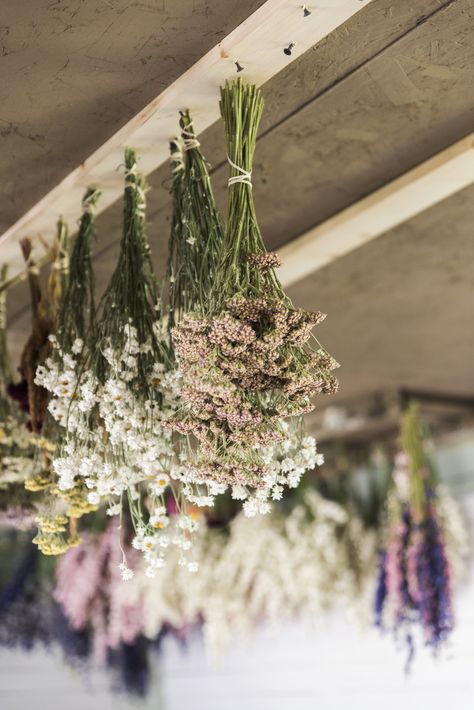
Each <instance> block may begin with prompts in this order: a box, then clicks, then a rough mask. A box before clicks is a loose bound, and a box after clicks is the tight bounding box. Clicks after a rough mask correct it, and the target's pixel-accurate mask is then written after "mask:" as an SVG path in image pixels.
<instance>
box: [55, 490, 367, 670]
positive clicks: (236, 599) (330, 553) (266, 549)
mask: <svg viewBox="0 0 474 710" xmlns="http://www.w3.org/2000/svg"><path fill="white" fill-rule="evenodd" d="M194 547H195V558H196V560H197V561H198V563H199V569H200V574H199V575H194V576H191V577H190V576H189V575H188V574H187V573H186V570H185V569H183V568H182V567H181V566H180V564H179V555H178V554H177V551H176V550H172V551H171V554H170V558H169V559H168V564H167V565H166V567H165V568H164V569H163V570H162V572H161V574H160V575H159V576H157V577H156V578H154V579H150V578H149V577H148V575H147V574H146V571H145V570H144V568H143V566H142V565H140V566H139V567H138V569H136V570H135V576H134V578H133V580H132V581H131V582H130V584H127V585H122V586H121V587H119V588H117V594H118V595H119V596H120V598H121V604H122V605H123V604H128V605H131V606H133V607H138V608H140V609H141V610H142V619H143V624H144V626H143V632H144V633H145V635H146V636H147V637H148V638H150V639H154V638H156V637H157V636H158V635H159V634H160V633H161V632H162V630H163V629H167V628H172V629H174V630H175V631H177V632H179V633H180V634H181V635H182V634H186V632H187V631H188V630H189V629H190V628H192V627H193V626H195V625H196V624H199V625H200V624H201V623H202V624H203V631H204V635H205V639H206V642H207V645H208V648H209V650H210V652H211V654H212V655H213V656H214V657H217V656H219V655H220V653H221V652H222V651H223V650H224V649H225V648H226V647H227V646H228V644H229V643H230V641H231V640H232V639H234V638H235V637H236V636H239V635H241V634H244V633H248V632H251V631H253V630H255V628H256V627H257V626H258V625H260V624H261V623H265V622H281V621H282V620H289V619H294V618H297V617H299V618H301V617H303V618H304V619H305V620H311V619H312V620H317V619H320V618H321V615H322V614H323V612H325V611H327V610H329V609H333V608H341V609H346V610H347V609H353V610H357V616H360V611H361V610H363V609H364V608H366V609H367V613H366V614H365V616H367V617H368V611H369V607H370V602H369V596H370V590H371V589H372V586H373V575H374V570H375V564H376V548H377V542H376V534H375V532H374V531H370V530H367V529H366V528H364V526H363V524H362V523H361V521H360V519H359V518H358V517H357V516H355V515H353V514H352V513H351V512H349V511H348V510H347V509H345V508H344V507H343V506H340V505H338V504H336V503H332V502H330V501H327V500H325V499H323V498H322V497H321V496H319V495H318V494H317V493H316V492H315V491H309V492H308V493H307V494H306V496H305V499H304V503H303V504H299V505H297V506H296V507H295V508H294V509H293V510H292V511H291V513H290V514H289V515H288V517H286V518H285V517H284V516H283V515H282V514H281V512H278V513H277V512H272V513H271V514H270V515H267V516H258V517H256V518H254V519H253V520H247V519H246V517H245V516H244V514H243V513H241V514H240V515H238V516H237V518H236V519H235V520H234V521H233V522H232V523H231V525H230V531H226V530H224V529H222V528H215V527H208V528H205V527H204V526H202V527H201V528H200V530H199V531H198V533H197V535H196V540H195V546H194ZM69 554H70V553H68V555H69ZM59 565H60V567H61V566H63V565H64V567H65V565H66V562H65V560H64V561H63V560H60V561H59ZM70 584H71V586H73V584H74V583H73V581H72V580H71V582H70Z"/></svg>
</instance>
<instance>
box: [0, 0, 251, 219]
mask: <svg viewBox="0 0 474 710" xmlns="http://www.w3.org/2000/svg"><path fill="white" fill-rule="evenodd" d="M263 2H264V0H238V2H235V1H232V2H215V0H149V1H148V2H137V1H135V2H133V1H132V2H130V0H110V1H108V0H107V1H101V2H97V0H35V2H25V1H23V2H22V1H21V0H19V1H18V2H4V3H2V6H1V12H0V62H1V77H2V78H1V82H0V102H1V106H2V110H1V112H0V136H1V140H2V158H1V162H0V183H1V185H2V197H3V199H2V210H1V212H0V233H1V232H3V231H4V230H6V229H7V227H9V226H10V225H11V224H12V223H13V222H15V221H16V220H17V219H18V218H19V217H21V216H22V215H23V214H24V212H26V211H27V209H28V208H29V207H31V206H32V205H33V204H34V203H35V202H36V201H37V200H39V199H40V198H41V197H42V196H43V195H44V194H45V193H46V192H47V191H48V190H49V189H51V188H52V187H54V186H55V185H56V184H57V183H58V182H59V181H60V180H61V179H62V178H63V177H65V176H66V175H67V174H68V173H69V172H70V171H71V170H73V169H74V168H75V167H76V166H77V165H79V164H80V163H81V162H82V161H83V160H85V159H86V158H87V157H88V156H89V154H90V153H92V152H93V151H94V150H95V149H97V148H98V147H99V146H100V145H101V144H102V143H103V142H104V141H105V140H107V139H108V138H109V137H110V136H111V135H112V134H113V133H114V132H115V131H116V130H118V129H119V128H120V127H121V126H122V125H123V124H124V123H126V121H127V120H128V119H130V118H131V117H132V116H134V115H135V114H136V113H138V111H140V109H142V108H143V106H145V105H146V104H147V103H148V102H149V101H151V100H152V99H154V98H155V96H157V95H158V94H159V93H160V92H161V91H163V89H165V88H166V87H167V86H169V85H170V84H171V83H172V82H173V81H174V80H175V79H177V78H178V77H179V76H180V75H181V74H182V73H183V72H184V71H186V70H187V69H188V68H189V67H190V66H191V65H192V64H194V62H196V61H197V60H198V59H199V58H200V57H201V56H202V55H203V54H205V53H206V52H207V51H208V50H209V49H211V48H212V47H214V46H215V45H216V44H217V43H218V42H219V41H220V40H221V39H222V38H223V37H225V36H226V35H227V34H228V33H229V32H230V31H231V30H233V29H234V28H235V27H236V26H237V25H238V24H240V23H241V22H242V21H243V20H245V18H246V17H248V15H250V14H251V13H252V12H254V11H255V10H256V9H257V8H258V7H259V6H260V5H262V4H263ZM53 219H54V217H53Z"/></svg>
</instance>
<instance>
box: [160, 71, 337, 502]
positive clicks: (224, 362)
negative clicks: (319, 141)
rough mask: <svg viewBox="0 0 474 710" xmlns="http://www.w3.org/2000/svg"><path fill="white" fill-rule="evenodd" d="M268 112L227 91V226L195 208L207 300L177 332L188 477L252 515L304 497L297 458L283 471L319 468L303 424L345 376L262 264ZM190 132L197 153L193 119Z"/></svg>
mask: <svg viewBox="0 0 474 710" xmlns="http://www.w3.org/2000/svg"><path fill="white" fill-rule="evenodd" d="M262 110H263V100H262V97H261V93H260V91H259V90H258V89H257V88H256V87H254V86H246V85H244V84H243V83H242V82H241V81H236V82H234V83H233V84H226V86H225V87H224V88H223V89H222V91H221V113H222V116H223V119H224V126H225V132H226V140H227V150H228V159H229V163H230V166H231V168H230V173H231V176H230V178H229V201H228V217H227V223H226V225H225V227H224V226H223V225H222V222H221V221H219V220H218V219H217V218H216V217H215V210H214V207H213V209H212V210H209V211H208V212H207V214H206V207H207V203H206V202H203V201H202V200H200V199H199V196H198V195H195V196H194V199H193V200H190V201H189V202H190V204H192V206H193V207H192V210H193V217H194V219H195V222H196V223H197V225H200V224H202V223H204V224H206V219H207V220H208V222H209V227H208V228H207V229H206V230H205V231H204V230H202V229H200V228H199V226H198V228H197V230H196V231H197V236H194V235H192V234H191V235H190V236H187V238H186V239H185V240H184V241H185V242H186V244H187V245H190V247H191V248H194V249H196V251H197V252H198V253H201V254H202V253H205V254H207V257H208V261H207V263H203V264H201V273H203V272H205V273H206V274H207V281H206V283H207V284H208V288H207V289H204V291H198V292H197V293H196V294H194V298H193V299H191V300H190V302H189V303H188V304H187V308H186V310H184V309H181V313H180V318H179V320H178V321H177V322H176V319H175V323H176V325H175V326H174V328H173V331H172V336H173V345H174V348H175V352H176V358H177V363H178V369H179V373H180V377H181V380H182V385H181V392H180V394H181V398H182V401H183V404H182V405H181V406H180V407H179V409H178V411H177V413H176V415H175V417H174V418H173V421H172V426H173V428H174V429H175V430H176V431H178V432H180V433H181V434H183V435H184V436H190V435H191V436H192V437H193V440H194V441H195V442H196V443H195V445H194V447H193V452H192V454H191V455H190V456H189V469H190V471H191V472H192V475H194V477H195V478H197V479H201V480H203V481H208V482H209V483H211V482H215V483H217V484H219V485H222V486H224V487H225V486H232V490H233V495H234V497H236V498H239V499H243V500H245V503H244V509H245V510H246V512H247V514H249V515H252V514H255V513H257V512H261V513H264V512H267V511H268V509H269V503H268V499H271V498H279V497H281V495H282V492H283V487H284V486H285V485H297V484H298V480H299V477H300V476H301V473H302V472H303V470H304V468H306V467H309V466H307V465H305V466H303V467H300V466H293V465H292V460H291V458H290V457H287V458H288V461H287V462H285V465H277V466H275V465H274V462H275V460H277V461H278V460H279V459H280V458H281V455H282V454H283V455H284V452H285V451H287V450H288V449H289V448H293V447H295V448H296V449H297V450H301V451H302V452H303V455H304V453H305V451H306V452H307V458H308V460H312V465H313V466H314V463H315V461H314V440H312V439H311V438H310V437H305V434H304V429H303V426H302V422H301V415H302V414H303V413H304V412H307V411H309V410H310V409H311V408H312V405H311V403H310V397H311V396H312V395H315V394H319V393H329V392H333V391H335V389H336V386H337V381H336V380H335V378H334V376H333V375H332V372H331V371H332V370H333V369H334V368H335V367H336V366H337V364H336V363H335V361H334V360H333V359H332V358H331V356H330V355H329V354H328V353H327V352H326V351H325V350H323V349H322V348H321V347H320V346H319V345H317V346H316V348H313V347H312V345H311V344H310V343H311V340H312V337H313V336H312V333H311V331H312V328H313V326H314V325H315V324H316V323H319V322H320V321H321V320H322V319H323V317H324V316H323V315H322V314H321V313H319V312H318V313H308V312H307V311H304V310H302V309H296V308H294V307H293V305H292V304H291V302H290V300H289V298H288V297H287V296H286V294H285V293H284V291H283V289H282V287H281V285H280V283H279V281H278V279H277V277H276V275H275V270H274V268H275V267H276V266H278V263H279V262H278V257H277V256H276V255H275V254H272V253H268V252H266V250H265V247H264V244H263V240H262V237H261V234H260V231H259V228H258V224H257V219H256V214H255V207H254V203H253V197H252V182H251V173H252V163H253V155H254V150H255V144H256V137H257V129H258V125H259V121H260V117H261V113H262ZM184 128H185V131H186V132H187V135H188V136H190V137H188V139H187V140H188V143H186V140H185V146H184V147H185V149H186V148H188V146H189V142H190V141H191V152H192V150H193V148H194V144H193V140H195V139H194V138H193V135H192V133H191V132H190V129H189V121H188V120H187V119H186V117H185V125H184ZM191 185H192V181H191ZM207 235H209V240H210V241H209V242H207V239H206V236H207ZM181 241H183V240H181ZM217 246H218V247H219V248H218V249H217V248H216V247H217ZM188 249H189V247H188ZM314 342H317V341H314ZM307 463H308V461H307V462H306V464H307ZM310 465H311V464H310Z"/></svg>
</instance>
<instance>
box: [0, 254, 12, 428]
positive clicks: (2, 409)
mask: <svg viewBox="0 0 474 710" xmlns="http://www.w3.org/2000/svg"><path fill="white" fill-rule="evenodd" d="M7 275H8V267H7V266H6V265H4V266H2V267H1V269H0V284H3V283H5V282H6V280H7ZM10 382H11V368H10V361H9V358H8V349H7V290H6V289H5V290H4V291H1V292H0V426H1V421H2V420H4V419H5V417H6V416H7V414H8V411H9V407H8V398H7V386H8V384H9V383H10Z"/></svg>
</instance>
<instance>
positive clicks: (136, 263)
mask: <svg viewBox="0 0 474 710" xmlns="http://www.w3.org/2000/svg"><path fill="white" fill-rule="evenodd" d="M94 194H95V193H94ZM93 204H94V201H93V200H92V194H91V195H89V196H88V197H87V196H86V203H85V215H84V217H83V222H82V226H84V229H83V230H82V231H80V234H79V237H78V244H79V247H80V253H81V254H82V255H83V257H84V261H83V271H84V273H83V274H82V276H83V277H84V278H78V279H75V280H74V283H75V285H76V286H75V287H76V296H77V298H79V297H80V295H81V292H79V291H77V289H79V288H81V287H82V288H84V283H90V251H89V244H90V234H91V230H92V224H91V222H90V212H91V207H93ZM84 222H86V223H85V225H84ZM81 240H82V241H81ZM82 242H83V245H82V246H81V244H82ZM73 256H74V255H73ZM73 260H74V259H73ZM71 282H72V280H71ZM87 293H89V290H88V289H87ZM90 293H92V292H90ZM91 299H92V297H91V298H90V299H89V301H90V302H89V312H90V314H93V312H94V308H93V301H92V300H91ZM73 302H74V299H68V305H67V308H66V306H65V311H64V312H63V316H64V318H63V320H64V325H63V324H61V325H60V327H59V330H58V336H57V338H56V339H55V340H54V346H55V351H56V352H55V355H54V357H51V358H50V359H49V360H48V361H47V362H46V365H45V367H44V368H40V369H39V371H38V372H37V379H36V381H37V382H38V383H40V384H42V385H43V387H45V388H46V389H48V390H49V391H50V392H51V393H52V398H51V401H50V403H49V410H50V412H51V413H52V415H53V416H54V418H55V419H56V420H57V421H58V422H59V423H60V425H61V426H62V427H64V430H65V431H64V437H63V441H62V443H61V449H60V452H59V455H58V456H57V457H56V458H55V459H54V461H53V467H54V470H55V472H56V475H57V479H58V489H59V490H60V491H65V492H70V495H71V496H72V501H71V505H72V506H73V507H74V508H75V510H77V511H78V512H87V509H88V507H89V509H91V508H95V507H97V506H98V505H99V504H100V503H101V502H102V501H104V500H108V501H109V507H108V510H107V512H108V513H109V514H110V515H116V514H121V512H122V510H123V508H124V506H126V507H127V508H128V510H129V511H130V514H131V517H132V521H133V523H134V526H135V530H136V532H137V535H136V539H135V543H134V544H135V546H136V547H137V548H138V549H141V550H142V551H143V552H144V554H146V556H147V560H148V564H149V566H150V570H151V569H154V570H156V569H157V568H159V567H160V566H161V565H162V564H163V560H164V558H163V552H164V549H165V548H166V547H167V546H168V545H169V544H176V545H178V546H179V547H180V549H181V550H182V551H183V553H184V552H185V551H186V550H188V549H189V547H190V541H189V537H190V535H191V533H192V531H193V529H194V527H195V525H196V524H195V522H194V521H193V520H192V518H190V517H189V516H186V515H184V514H182V515H181V512H182V511H181V507H180V506H179V500H178V499H177V504H178V505H177V510H178V512H179V513H180V515H178V516H177V520H176V524H175V525H174V526H171V528H172V529H173V534H172V535H170V531H171V528H170V530H169V531H167V534H165V533H164V531H165V528H168V525H169V522H170V519H169V516H168V513H167V508H166V500H165V494H166V493H167V492H168V491H169V493H170V495H173V494H174V491H173V490H171V491H170V489H169V484H170V480H171V475H172V472H173V468H172V467H173V461H174V458H173V454H174V451H173V447H172V441H171V439H172V433H171V431H170V430H169V429H167V428H164V426H163V421H164V420H166V418H167V416H168V413H169V412H170V411H172V410H173V407H174V397H175V392H174V389H175V386H174V383H173V382H172V381H168V382H167V381H166V377H165V375H166V369H167V362H168V361H169V358H170V354H169V347H168V343H167V337H166V332H165V331H164V329H163V328H162V326H161V321H160V303H159V298H158V289H157V283H156V280H155V277H154V274H153V269H152V264H151V258H150V249H149V246H148V242H147V240H146V236H145V184H144V181H143V178H142V177H141V176H140V175H139V173H138V170H137V163H136V158H135V154H134V152H133V151H132V150H127V151H126V154H125V193H124V218H123V237H122V242H121V250H120V256H119V260H118V263H117V267H116V269H115V272H114V274H113V276H112V278H111V281H110V283H109V286H108V287H107V290H106V292H105V294H104V296H103V299H102V302H101V305H100V312H99V317H98V319H97V322H96V320H95V318H91V316H89V318H88V319H86V318H84V317H82V318H81V320H80V322H76V321H75V315H74V314H75V313H76V312H81V305H82V306H83V305H84V301H82V304H81V303H79V302H78V301H76V306H77V309H78V310H77V311H76V309H71V308H69V304H70V303H71V304H73ZM66 316H67V317H66ZM68 319H69V320H68ZM144 506H145V510H144V509H143V508H144ZM190 564H192V563H191V562H190ZM121 568H122V573H123V576H124V578H126V579H127V578H129V577H130V576H131V574H132V572H131V570H130V568H129V567H128V565H127V563H126V560H125V559H123V561H122V563H121Z"/></svg>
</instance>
